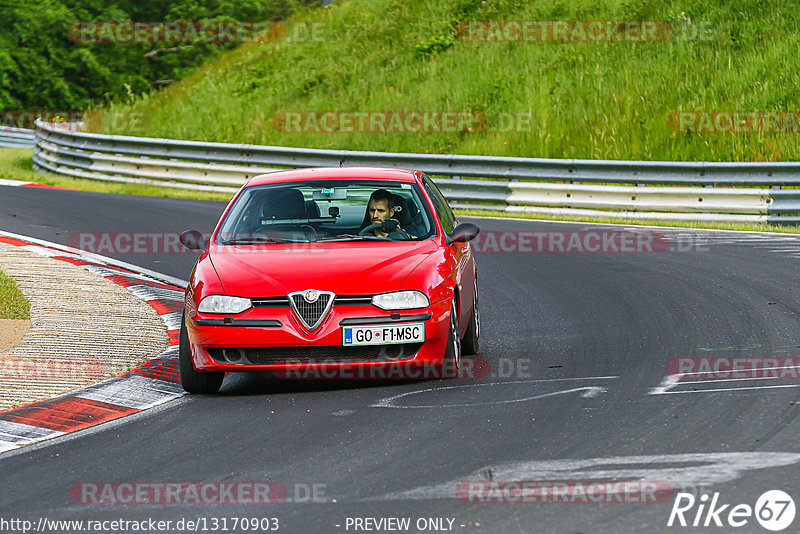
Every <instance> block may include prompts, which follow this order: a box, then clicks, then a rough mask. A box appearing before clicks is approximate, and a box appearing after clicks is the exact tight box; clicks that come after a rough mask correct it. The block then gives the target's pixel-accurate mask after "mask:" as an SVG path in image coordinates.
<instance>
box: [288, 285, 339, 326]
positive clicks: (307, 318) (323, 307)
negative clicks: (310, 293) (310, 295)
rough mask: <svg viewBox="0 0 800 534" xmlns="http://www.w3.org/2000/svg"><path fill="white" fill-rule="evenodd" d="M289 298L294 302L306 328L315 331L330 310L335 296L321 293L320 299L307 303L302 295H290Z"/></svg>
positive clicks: (295, 308)
mask: <svg viewBox="0 0 800 534" xmlns="http://www.w3.org/2000/svg"><path fill="white" fill-rule="evenodd" d="M289 298H290V299H291V300H292V303H293V304H294V310H295V311H296V312H297V314H298V315H299V316H300V319H302V320H303V323H304V324H305V326H306V328H308V329H309V330H314V329H315V328H316V327H317V326H319V322H320V321H321V320H322V316H323V315H324V314H325V312H327V311H328V309H329V308H330V306H328V303H329V302H330V300H331V299H332V298H333V295H332V294H330V293H320V294H319V297H318V298H317V300H315V301H314V302H307V301H306V299H305V298H303V294H302V293H293V294H291V295H289Z"/></svg>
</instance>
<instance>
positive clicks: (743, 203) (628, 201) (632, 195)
mask: <svg viewBox="0 0 800 534" xmlns="http://www.w3.org/2000/svg"><path fill="white" fill-rule="evenodd" d="M36 124H37V127H38V130H37V133H36V147H35V154H34V162H35V166H36V167H37V168H39V169H42V170H47V171H50V172H55V173H59V174H66V175H70V176H76V177H81V178H92V179H98V180H110V181H123V182H137V183H147V184H156V185H161V186H168V187H181V188H190V189H200V190H211V191H224V192H231V193H232V192H235V191H236V190H237V189H238V187H239V186H241V184H243V183H244V182H245V181H247V180H248V179H249V178H252V177H253V176H255V175H257V174H262V173H265V172H273V171H275V170H278V169H276V167H279V168H296V167H323V166H334V167H338V166H355V165H359V166H380V167H403V168H411V169H418V170H421V171H424V172H425V173H427V174H430V175H433V176H435V177H439V178H437V179H436V182H437V184H439V186H440V188H441V189H442V192H443V193H444V194H445V195H446V196H447V197H448V200H450V202H451V204H452V205H453V207H458V208H476V209H489V210H495V211H509V212H529V213H549V214H565V215H595V216H596V215H607V216H614V217H622V216H624V217H630V218H641V219H654V218H658V219H677V220H718V221H753V222H764V221H768V222H785V223H796V222H800V189H781V187H782V186H800V163H794V162H792V163H705V162H650V161H597V160H554V159H541V158H510V157H491V156H464V155H443V154H403V153H387V152H356V151H347V150H317V149H307V148H289V147H275V146H260V145H243V144H230V143H207V142H197V141H184V140H174V139H159V138H149V137H129V136H121V135H102V134H91V133H85V132H78V131H71V130H70V129H67V128H64V125H57V124H52V123H44V122H41V121H37V123H36ZM441 177H449V178H441ZM464 177H466V179H465V178H464ZM476 178H477V179H476ZM608 184H619V185H608ZM731 186H735V187H731Z"/></svg>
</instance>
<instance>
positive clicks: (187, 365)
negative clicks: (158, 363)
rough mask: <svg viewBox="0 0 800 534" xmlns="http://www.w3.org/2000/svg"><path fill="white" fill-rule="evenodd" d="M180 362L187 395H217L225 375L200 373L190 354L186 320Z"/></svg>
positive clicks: (182, 326)
mask: <svg viewBox="0 0 800 534" xmlns="http://www.w3.org/2000/svg"><path fill="white" fill-rule="evenodd" d="M178 360H179V362H180V369H181V386H182V387H183V389H184V391H186V392H187V393H216V392H218V391H219V388H220V386H222V380H223V379H224V378H225V373H218V372H211V373H199V372H197V371H196V370H195V368H194V364H193V363H192V356H191V355H190V354H189V335H188V334H187V333H186V318H185V317H184V319H183V321H181V338H180V346H179V347H178Z"/></svg>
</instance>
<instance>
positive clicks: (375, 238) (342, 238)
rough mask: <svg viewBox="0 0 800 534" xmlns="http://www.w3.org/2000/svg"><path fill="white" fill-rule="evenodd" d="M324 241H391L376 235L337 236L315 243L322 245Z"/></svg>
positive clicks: (318, 240)
mask: <svg viewBox="0 0 800 534" xmlns="http://www.w3.org/2000/svg"><path fill="white" fill-rule="evenodd" d="M326 241H392V240H391V239H389V238H388V237H379V236H376V235H356V234H339V235H337V236H336V237H324V238H322V239H317V243H324V242H326Z"/></svg>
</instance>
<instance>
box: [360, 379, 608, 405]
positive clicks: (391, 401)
mask: <svg viewBox="0 0 800 534" xmlns="http://www.w3.org/2000/svg"><path fill="white" fill-rule="evenodd" d="M613 378H619V377H617V376H602V377H601V376H594V377H585V378H555V379H550V380H547V379H545V380H516V381H509V382H477V383H474V384H459V385H457V386H445V387H433V388H426V389H421V390H417V391H407V392H405V393H399V394H397V395H392V396H391V397H385V398H383V399H381V400H379V401H378V402H376V403H374V404H371V405H370V407H371V408H399V409H415V408H452V407H467V406H491V405H496V404H510V403H514V402H527V401H532V400H537V399H544V398H548V397H553V396H556V395H564V394H567V393H577V392H582V393H581V395H580V396H581V397H583V398H593V397H596V396H598V395H600V394H601V393H606V392H607V391H608V390H607V389H606V388H604V387H600V386H584V387H578V388H571V389H564V390H560V391H552V392H548V393H540V394H537V395H531V396H529V397H524V398H521V399H508V400H500V401H486V402H470V403H453V404H451V403H446V402H445V403H442V404H417V405H410V406H402V405H398V404H396V401H397V400H399V399H401V398H404V397H409V396H412V395H420V394H423V393H430V392H440V391H446V390H451V389H466V388H475V387H492V386H507V385H511V384H531V383H542V382H563V381H572V380H608V379H613Z"/></svg>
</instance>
